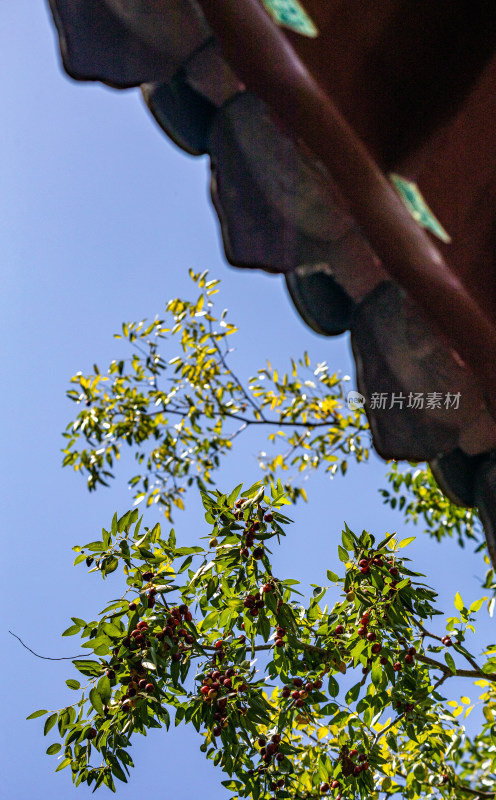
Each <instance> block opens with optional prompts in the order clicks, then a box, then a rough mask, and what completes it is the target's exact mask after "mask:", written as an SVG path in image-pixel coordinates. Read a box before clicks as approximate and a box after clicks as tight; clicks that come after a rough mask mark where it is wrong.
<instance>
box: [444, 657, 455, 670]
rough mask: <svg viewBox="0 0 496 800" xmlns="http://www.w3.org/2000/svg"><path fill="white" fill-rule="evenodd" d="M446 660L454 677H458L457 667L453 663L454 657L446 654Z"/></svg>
mask: <svg viewBox="0 0 496 800" xmlns="http://www.w3.org/2000/svg"><path fill="white" fill-rule="evenodd" d="M444 660H445V661H446V663H447V665H448V667H449V668H450V670H451V672H452V673H453V675H456V665H455V662H454V661H453V656H452V655H451V654H450V653H445V654H444Z"/></svg>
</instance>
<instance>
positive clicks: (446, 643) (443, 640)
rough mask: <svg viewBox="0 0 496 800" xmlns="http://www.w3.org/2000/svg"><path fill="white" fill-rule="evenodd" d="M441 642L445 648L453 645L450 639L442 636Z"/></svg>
mask: <svg viewBox="0 0 496 800" xmlns="http://www.w3.org/2000/svg"><path fill="white" fill-rule="evenodd" d="M441 641H442V643H443V644H444V646H445V647H451V645H452V644H453V642H452V641H451V638H450V637H449V636H443V638H442V639H441Z"/></svg>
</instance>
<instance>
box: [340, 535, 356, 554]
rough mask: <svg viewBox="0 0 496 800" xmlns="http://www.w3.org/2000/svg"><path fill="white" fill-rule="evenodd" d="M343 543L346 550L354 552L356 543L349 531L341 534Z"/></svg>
mask: <svg viewBox="0 0 496 800" xmlns="http://www.w3.org/2000/svg"><path fill="white" fill-rule="evenodd" d="M341 541H342V542H343V547H344V548H345V549H346V550H350V551H353V549H354V546H355V542H354V541H353V536H352V535H351V533H350V532H349V531H347V530H345V531H343V532H342V534H341Z"/></svg>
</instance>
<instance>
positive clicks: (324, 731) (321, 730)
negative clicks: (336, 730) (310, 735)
mask: <svg viewBox="0 0 496 800" xmlns="http://www.w3.org/2000/svg"><path fill="white" fill-rule="evenodd" d="M328 735H329V728H319V729H318V731H317V738H318V739H319V741H320V739H323V738H324V736H328Z"/></svg>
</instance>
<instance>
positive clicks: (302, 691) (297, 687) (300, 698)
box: [281, 678, 322, 708]
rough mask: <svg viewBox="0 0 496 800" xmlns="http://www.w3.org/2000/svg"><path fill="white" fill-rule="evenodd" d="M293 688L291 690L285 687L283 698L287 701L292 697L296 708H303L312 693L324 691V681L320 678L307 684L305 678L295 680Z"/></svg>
mask: <svg viewBox="0 0 496 800" xmlns="http://www.w3.org/2000/svg"><path fill="white" fill-rule="evenodd" d="M293 687H294V688H293V689H291V687H289V686H283V687H282V690H281V696H282V697H284V698H286V699H287V698H289V697H291V698H292V699H293V700H294V704H295V706H296V708H301V707H302V706H303V704H304V702H305V700H306V699H307V697H308V695H309V694H310V693H311V692H313V691H319V690H320V689H322V681H321V680H320V678H319V679H317V680H316V681H307V682H306V683H305V682H304V680H303V678H293Z"/></svg>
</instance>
